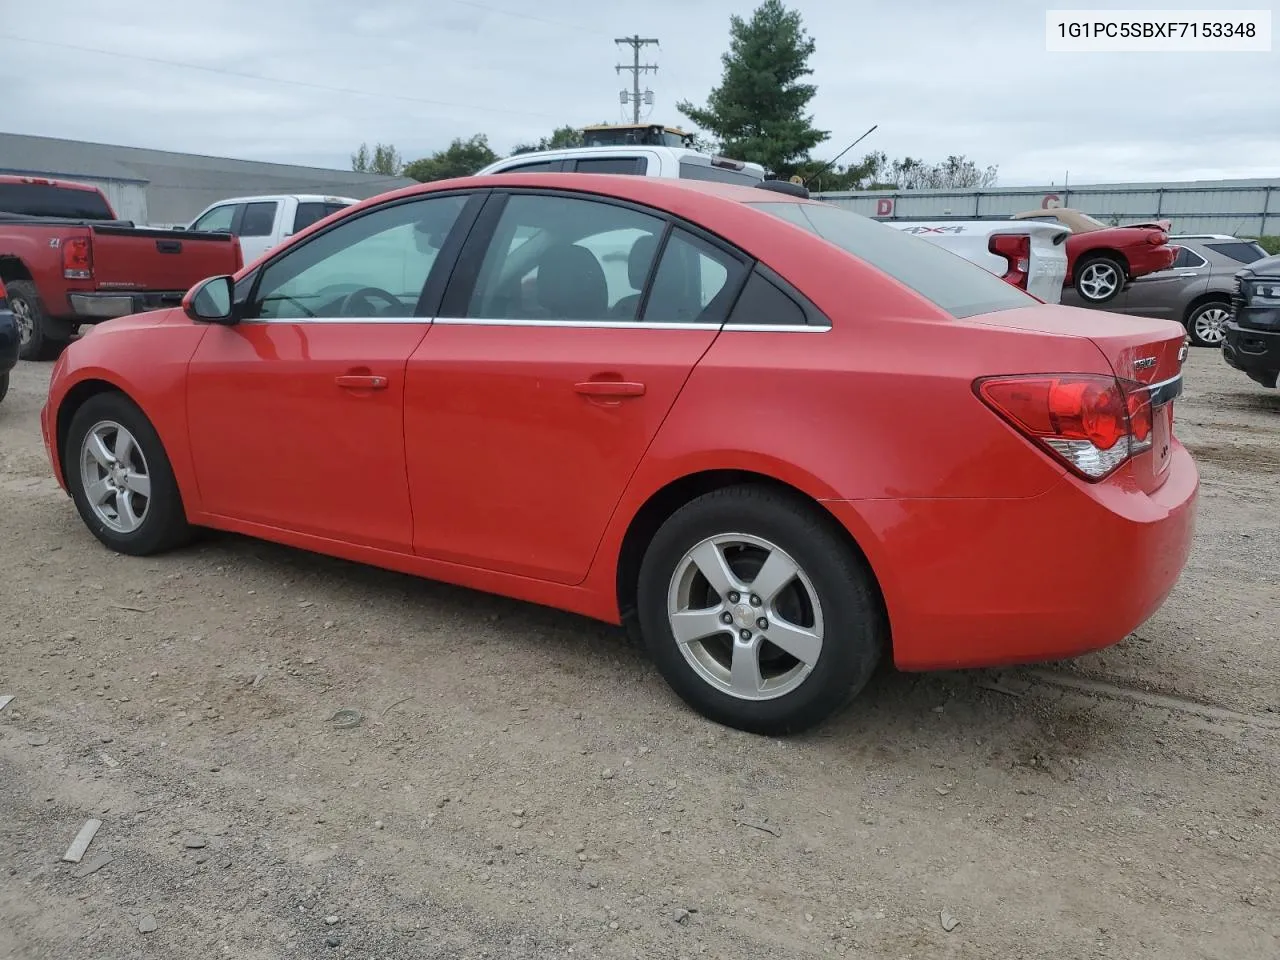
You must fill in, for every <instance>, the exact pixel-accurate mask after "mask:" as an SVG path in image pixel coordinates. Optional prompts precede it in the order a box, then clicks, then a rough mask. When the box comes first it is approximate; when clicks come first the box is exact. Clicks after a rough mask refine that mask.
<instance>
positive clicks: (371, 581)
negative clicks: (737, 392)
mask: <svg viewBox="0 0 1280 960" xmlns="http://www.w3.org/2000/svg"><path fill="white" fill-rule="evenodd" d="M49 369H50V367H49V365H48V364H22V365H20V366H19V368H18V369H17V370H16V371H15V375H14V385H13V390H12V391H11V393H10V396H9V398H8V399H7V400H6V401H5V402H4V403H3V405H0V516H3V517H5V518H6V520H5V523H4V524H3V527H2V528H0V599H2V602H3V607H4V613H5V616H4V618H3V623H0V651H2V653H3V655H2V656H0V696H2V695H4V694H12V695H14V697H15V699H14V700H13V702H12V703H10V704H9V705H8V706H7V707H5V708H4V709H3V710H0V956H3V957H16V958H22V960H27V958H32V960H34V958H54V957H57V958H64V957H71V956H81V957H88V956H93V957H110V958H113V960H115V958H125V960H131V958H135V957H136V958H142V957H148V958H165V957H181V958H196V957H200V958H208V957H215V956H218V957H221V956H227V957H235V958H238V960H256V958H278V957H298V958H312V957H315V958H346V957H355V958H381V960H388V958H396V960H399V958H418V957H451V958H452V957H469V958H470V957H493V958H507V957H511V958H525V957H552V956H565V955H569V954H572V955H576V956H586V957H600V958H614V957H623V958H628V957H643V958H645V960H651V958H667V957H669V958H680V957H687V958H695V957H699V956H704V955H705V956H708V957H766V956H767V957H775V956H776V957H794V958H809V957H825V956H857V957H892V958H906V957H943V958H961V957H963V958H969V957H971V958H975V960H976V958H981V960H989V958H991V957H1020V958H1040V957H1045V958H1049V957H1052V958H1093V957H1108V958H1110V957H1115V958H1124V960H1138V958H1147V957H1150V958H1159V960H1169V958H1175V957H1176V958H1183V957H1213V958H1222V960H1250V958H1274V957H1277V956H1280V827H1278V826H1277V819H1278V818H1277V809H1280V802H1278V801H1280V785H1278V784H1277V781H1276V768H1277V762H1278V761H1280V684H1278V683H1277V677H1278V676H1280V627H1278V624H1280V602H1278V601H1280V509H1278V507H1280V486H1278V485H1277V482H1276V481H1277V475H1278V474H1280V394H1277V393H1276V392H1274V391H1271V392H1269V391H1265V390H1263V389H1262V388H1260V387H1257V386H1255V385H1253V384H1251V383H1250V382H1249V381H1248V380H1246V379H1245V378H1244V377H1243V376H1241V375H1240V374H1238V373H1236V372H1235V371H1232V370H1230V369H1229V368H1227V367H1226V366H1225V365H1224V364H1223V363H1222V361H1221V358H1220V357H1219V356H1218V355H1217V354H1216V353H1215V352H1214V351H1208V350H1193V351H1192V356H1191V358H1190V360H1189V361H1188V371H1187V380H1188V390H1187V397H1186V399H1185V400H1184V401H1182V402H1180V404H1179V409H1178V418H1177V430H1178V433H1179V434H1180V435H1181V436H1182V437H1183V438H1184V440H1185V441H1186V442H1187V443H1188V444H1189V445H1190V446H1191V448H1192V449H1193V451H1194V452H1195V453H1196V454H1197V456H1198V458H1199V460H1200V465H1201V469H1202V472H1203V483H1204V487H1203V499H1202V501H1201V503H1202V506H1201V513H1200V521H1199V527H1198V533H1197V539H1196V547H1195V550H1194V553H1193V555H1192V558H1191V562H1190V565H1189V567H1188V569H1187V571H1186V572H1185V574H1184V576H1183V579H1182V581H1181V583H1180V585H1179V586H1178V588H1177V590H1176V592H1175V594H1174V595H1173V597H1172V598H1171V599H1170V601H1169V602H1168V604H1167V605H1166V606H1165V608H1164V609H1163V610H1162V611H1160V612H1159V613H1157V614H1156V616H1155V617H1153V618H1152V620H1151V621H1149V622H1148V623H1147V624H1145V625H1144V626H1143V627H1142V628H1140V629H1139V630H1138V631H1137V632H1136V633H1135V635H1133V636H1131V637H1129V638H1128V639H1127V640H1126V641H1125V642H1124V643H1122V644H1120V645H1118V646H1117V647H1114V648H1112V649H1110V650H1108V651H1105V652H1103V653H1099V654H1095V655H1092V656H1088V657H1084V658H1081V659H1079V660H1076V661H1072V662H1070V663H1062V664H1047V665H1045V666H1043V667H1040V668H1035V669H1032V668H1027V669H1019V670H1009V671H1002V672H995V671H974V672H968V673H945V674H932V675H905V674H898V673H895V672H893V671H892V670H890V669H885V670H884V671H883V672H882V673H881V674H880V675H879V676H878V677H877V678H875V679H874V680H873V681H872V683H871V685H870V687H869V689H868V690H867V692H866V694H865V695H864V696H863V697H861V698H860V699H859V700H858V701H857V702H856V703H855V704H854V705H853V706H852V707H851V708H850V709H849V710H848V711H847V712H845V713H844V714H843V715H841V716H840V717H839V718H838V719H837V720H835V721H834V722H832V723H830V724H828V725H827V726H825V727H824V728H822V729H820V730H819V731H817V732H816V733H813V734H810V735H807V736H804V737H800V738H795V739H791V740H787V741H778V740H772V739H762V738H758V737H754V736H750V735H747V734H739V733H736V732H734V731H729V730H725V729H722V728H718V727H715V726H713V725H711V724H709V723H707V722H705V721H703V720H702V719H700V718H699V717H697V716H696V715H694V714H692V713H690V711H688V710H687V709H685V708H684V707H683V706H682V705H681V704H679V703H678V702H677V701H676V699H675V698H674V696H673V695H672V694H671V693H669V692H668V690H667V689H666V687H665V686H664V685H663V683H662V681H661V680H660V679H659V678H658V676H657V675H656V673H655V671H654V670H653V669H651V667H650V666H649V665H648V664H647V663H646V662H645V660H644V659H643V657H642V656H641V655H640V654H639V653H638V652H637V651H636V650H635V649H634V648H632V647H630V646H628V645H626V644H625V643H624V642H622V640H621V638H620V634H619V632H618V631H615V630H613V629H611V628H608V627H606V626H603V625H599V624H596V623H592V622H589V621H585V620H581V619H578V618H575V617H571V616H567V615H562V614H559V613H556V612H554V611H549V610H545V609H541V608H535V607H531V606H525V605H522V604H518V603H514V602H509V601H505V600H502V599H497V598H492V597H488V596H484V595H481V594H476V593H471V592H468V591H464V590H460V589H454V588H450V587H445V586H442V585H439V584H434V583H429V582H423V581H417V580H413V579H411V578H408V577H403V576H398V575H394V574H389V573H384V572H380V571H376V570H370V569H366V568H362V567H358V566H354V565H351V564H346V563H342V562H338V561H333V560H328V559H324V558H319V557H315V556H311V555H307V554H302V553H299V552H296V551H292V550H288V549H284V548H280V547H276V546H272V545H269V544H263V543H259V542H254V541H250V540H246V539H242V538H238V537H230V536H214V537H210V538H208V539H206V540H204V541H203V542H202V543H200V544H199V545H197V546H194V547H192V548H190V549H187V550H184V551H181V552H178V553H174V554H171V555H166V556H163V557H156V558H151V559H144V560H135V559H129V558H125V557H119V556H115V555H112V554H110V553H108V552H107V551H105V550H104V549H103V548H101V547H100V546H99V545H98V543H97V541H95V540H93V539H92V537H91V536H90V535H89V533H88V532H87V531H86V530H85V529H84V527H83V526H82V524H81V522H80V520H79V518H78V517H77V516H76V513H75V510H74V508H73V507H72V505H71V503H70V501H69V500H67V498H66V497H65V496H63V495H62V494H61V493H60V492H59V491H58V489H57V487H56V486H55V484H54V482H53V480H52V479H51V478H50V476H49V469H48V466H47V464H46V461H45V455H44V451H43V449H42V447H41V444H40V431H39V427H38V423H37V411H38V409H39V405H40V403H41V402H42V398H43V394H44V390H45V386H46V383H47V377H48V375H49ZM1052 548H1053V545H1052V544H1046V545H1045V549H1052ZM347 709H350V710H357V711H359V712H360V715H361V718H360V722H359V724H358V725H357V726H355V727H352V728H343V725H342V723H341V722H340V721H341V720H342V719H343V715H338V717H337V719H336V720H335V719H334V717H335V714H336V713H337V711H339V710H347ZM90 818H96V819H99V820H101V822H102V826H101V829H100V830H99V832H98V834H97V836H96V837H95V839H94V840H93V842H92V844H91V845H90V847H89V851H88V854H87V855H86V856H85V858H84V860H83V861H82V862H81V864H80V865H79V866H76V865H74V864H69V863H63V862H62V861H61V858H62V855H63V853H64V852H65V851H66V849H67V847H68V845H69V844H70V843H71V840H72V839H73V838H74V837H75V835H76V833H77V831H79V830H80V828H81V826H82V824H83V823H84V822H85V821H86V820H87V819H90ZM103 858H110V859H109V862H106V863H105V864H104V863H103V862H102V861H103ZM91 867H97V868H98V869H96V870H93V872H89V868H91ZM944 920H945V921H946V922H945V923H944ZM952 921H958V924H955V925H954V926H953V925H952ZM944 926H949V927H951V929H950V930H949V931H948V930H946V929H944ZM144 931H145V932H144Z"/></svg>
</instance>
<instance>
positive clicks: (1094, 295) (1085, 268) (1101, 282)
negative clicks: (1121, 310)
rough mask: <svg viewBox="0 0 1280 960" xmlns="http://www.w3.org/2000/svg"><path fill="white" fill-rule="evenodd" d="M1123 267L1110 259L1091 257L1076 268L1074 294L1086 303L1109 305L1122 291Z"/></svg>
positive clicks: (1123, 280)
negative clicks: (1078, 295)
mask: <svg viewBox="0 0 1280 960" xmlns="http://www.w3.org/2000/svg"><path fill="white" fill-rule="evenodd" d="M1124 282H1125V270H1124V266H1123V265H1122V264H1120V263H1118V262H1117V261H1115V260H1113V259H1112V258H1111V257H1092V258H1091V259H1088V260H1085V261H1084V262H1083V263H1081V264H1080V265H1079V267H1077V269H1076V272H1075V287H1076V293H1078V294H1080V298H1081V299H1082V300H1084V301H1086V302H1087V303H1090V304H1092V305H1094V306H1098V305H1100V304H1104V303H1110V302H1111V301H1112V300H1114V299H1115V298H1116V297H1117V296H1118V295H1119V293H1120V291H1121V290H1123V289H1124Z"/></svg>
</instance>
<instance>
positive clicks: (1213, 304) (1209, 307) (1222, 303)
mask: <svg viewBox="0 0 1280 960" xmlns="http://www.w3.org/2000/svg"><path fill="white" fill-rule="evenodd" d="M1215 310H1217V311H1225V312H1226V316H1230V315H1231V301H1229V300H1208V301H1206V302H1204V303H1198V304H1196V308H1195V309H1194V310H1192V311H1191V312H1190V313H1188V314H1187V319H1186V328H1187V336H1188V337H1189V338H1190V339H1191V343H1192V344H1193V345H1195V346H1197V347H1221V346H1222V342H1223V341H1224V340H1225V339H1226V338H1227V337H1226V330H1225V329H1223V328H1222V327H1221V326H1219V328H1218V335H1217V339H1212V338H1211V337H1205V336H1204V335H1203V334H1202V333H1201V332H1200V331H1198V330H1197V329H1196V328H1197V327H1203V326H1204V325H1205V324H1204V323H1202V322H1201V321H1202V320H1203V319H1204V318H1205V317H1206V315H1208V314H1211V312H1212V311H1215ZM1223 320H1225V317H1224V318H1223Z"/></svg>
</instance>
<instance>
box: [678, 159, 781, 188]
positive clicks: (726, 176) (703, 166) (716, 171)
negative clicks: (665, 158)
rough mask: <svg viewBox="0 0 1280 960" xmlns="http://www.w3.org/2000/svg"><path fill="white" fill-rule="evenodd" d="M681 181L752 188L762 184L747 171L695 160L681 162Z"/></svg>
mask: <svg viewBox="0 0 1280 960" xmlns="http://www.w3.org/2000/svg"><path fill="white" fill-rule="evenodd" d="M680 179H681V180H710V181H711V182H712V183H737V184H745V185H747V186H751V185H752V184H754V183H760V182H761V180H760V178H759V177H757V176H754V175H752V174H750V173H747V172H746V171H745V170H730V169H728V168H726V167H713V166H712V165H711V164H709V163H697V162H696V161H693V160H681V161H680Z"/></svg>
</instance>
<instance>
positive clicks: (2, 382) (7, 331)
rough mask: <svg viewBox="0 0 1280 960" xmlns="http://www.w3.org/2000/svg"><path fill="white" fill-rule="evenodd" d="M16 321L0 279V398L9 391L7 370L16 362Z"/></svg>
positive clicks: (17, 344)
mask: <svg viewBox="0 0 1280 960" xmlns="http://www.w3.org/2000/svg"><path fill="white" fill-rule="evenodd" d="M18 346H19V341H18V321H17V320H16V319H15V318H14V316H13V311H12V310H10V309H9V300H8V294H7V293H6V292H5V289H4V282H3V281H0V400H3V399H4V398H5V394H7V393H8V392H9V371H10V370H12V369H13V367H14V365H15V364H16V363H17V362H18Z"/></svg>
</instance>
